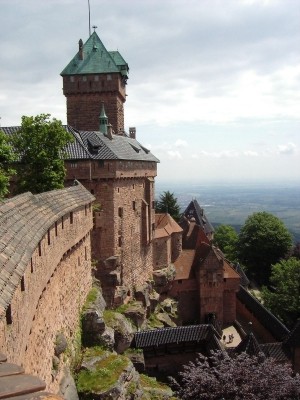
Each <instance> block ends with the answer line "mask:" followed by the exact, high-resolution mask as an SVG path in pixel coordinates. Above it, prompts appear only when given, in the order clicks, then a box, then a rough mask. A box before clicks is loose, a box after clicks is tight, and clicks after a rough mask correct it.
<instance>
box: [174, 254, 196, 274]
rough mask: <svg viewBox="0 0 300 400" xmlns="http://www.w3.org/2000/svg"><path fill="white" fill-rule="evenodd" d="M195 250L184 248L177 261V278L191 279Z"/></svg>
mask: <svg viewBox="0 0 300 400" xmlns="http://www.w3.org/2000/svg"><path fill="white" fill-rule="evenodd" d="M195 253H196V251H195V250H183V251H182V253H181V254H180V256H179V257H178V258H177V260H176V261H175V263H174V265H175V270H176V276H175V280H179V279H190V278H191V277H192V276H191V272H192V266H193V263H194V258H195Z"/></svg>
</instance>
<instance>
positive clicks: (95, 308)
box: [82, 291, 106, 346]
mask: <svg viewBox="0 0 300 400" xmlns="http://www.w3.org/2000/svg"><path fill="white" fill-rule="evenodd" d="M86 307H87V308H86V310H85V311H84V312H83V314H82V341H83V344H84V345H85V346H87V345H89V346H90V345H96V344H97V343H99V341H101V336H102V333H103V332H104V331H105V328H106V326H105V322H104V320H103V311H104V309H105V307H106V303H105V300H104V298H103V296H102V294H101V292H100V291H98V293H97V296H96V299H95V300H94V301H93V302H91V303H90V304H88V305H87V306H86Z"/></svg>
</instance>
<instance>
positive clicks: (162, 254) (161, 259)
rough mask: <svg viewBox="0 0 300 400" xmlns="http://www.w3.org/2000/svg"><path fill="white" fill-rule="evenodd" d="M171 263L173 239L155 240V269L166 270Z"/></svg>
mask: <svg viewBox="0 0 300 400" xmlns="http://www.w3.org/2000/svg"><path fill="white" fill-rule="evenodd" d="M170 263H171V237H170V236H167V237H163V238H159V239H155V241H154V243H153V267H154V269H161V268H166V267H168V266H169V265H170Z"/></svg>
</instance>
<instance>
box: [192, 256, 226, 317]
mask: <svg viewBox="0 0 300 400" xmlns="http://www.w3.org/2000/svg"><path fill="white" fill-rule="evenodd" d="M198 282H199V284H200V288H199V292H200V322H201V323H203V322H205V318H206V316H207V314H209V313H214V314H216V317H217V319H218V321H219V322H220V323H221V325H222V324H223V266H222V264H221V263H220V262H219V260H218V259H217V257H216V256H215V254H214V253H213V251H211V252H210V254H209V255H208V256H207V258H206V259H205V260H204V262H203V263H202V264H201V268H200V270H199V271H198Z"/></svg>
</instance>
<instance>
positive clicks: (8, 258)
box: [0, 183, 95, 318]
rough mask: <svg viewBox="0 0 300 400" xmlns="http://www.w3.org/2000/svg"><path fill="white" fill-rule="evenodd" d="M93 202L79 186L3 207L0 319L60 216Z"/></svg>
mask: <svg viewBox="0 0 300 400" xmlns="http://www.w3.org/2000/svg"><path fill="white" fill-rule="evenodd" d="M94 199H95V198H94V196H93V195H91V194H90V192H88V191H87V190H86V189H85V188H84V187H83V186H82V185H81V184H79V183H78V184H77V185H75V186H72V187H69V188H66V189H61V190H53V191H50V192H45V193H41V194H37V195H33V194H32V193H30V192H28V193H24V194H21V195H19V196H16V197H13V198H10V199H7V200H5V201H4V202H3V203H2V204H0V318H1V317H2V316H3V314H4V313H5V311H6V309H7V307H8V306H9V304H10V303H11V299H12V297H13V294H14V292H15V290H16V288H17V287H18V285H19V284H20V281H21V279H22V277H23V275H24V272H25V268H26V266H27V265H28V263H29V261H30V259H31V256H32V254H33V252H34V250H35V249H36V247H37V246H38V243H39V242H40V240H41V239H42V238H43V236H44V235H45V234H46V232H47V230H48V229H49V228H50V227H51V226H52V225H53V224H54V222H55V221H57V220H58V219H59V218H60V217H61V216H63V215H65V214H66V213H68V212H70V211H73V210H75V209H76V208H78V207H80V206H83V205H86V204H89V203H91V202H92V201H94Z"/></svg>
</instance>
